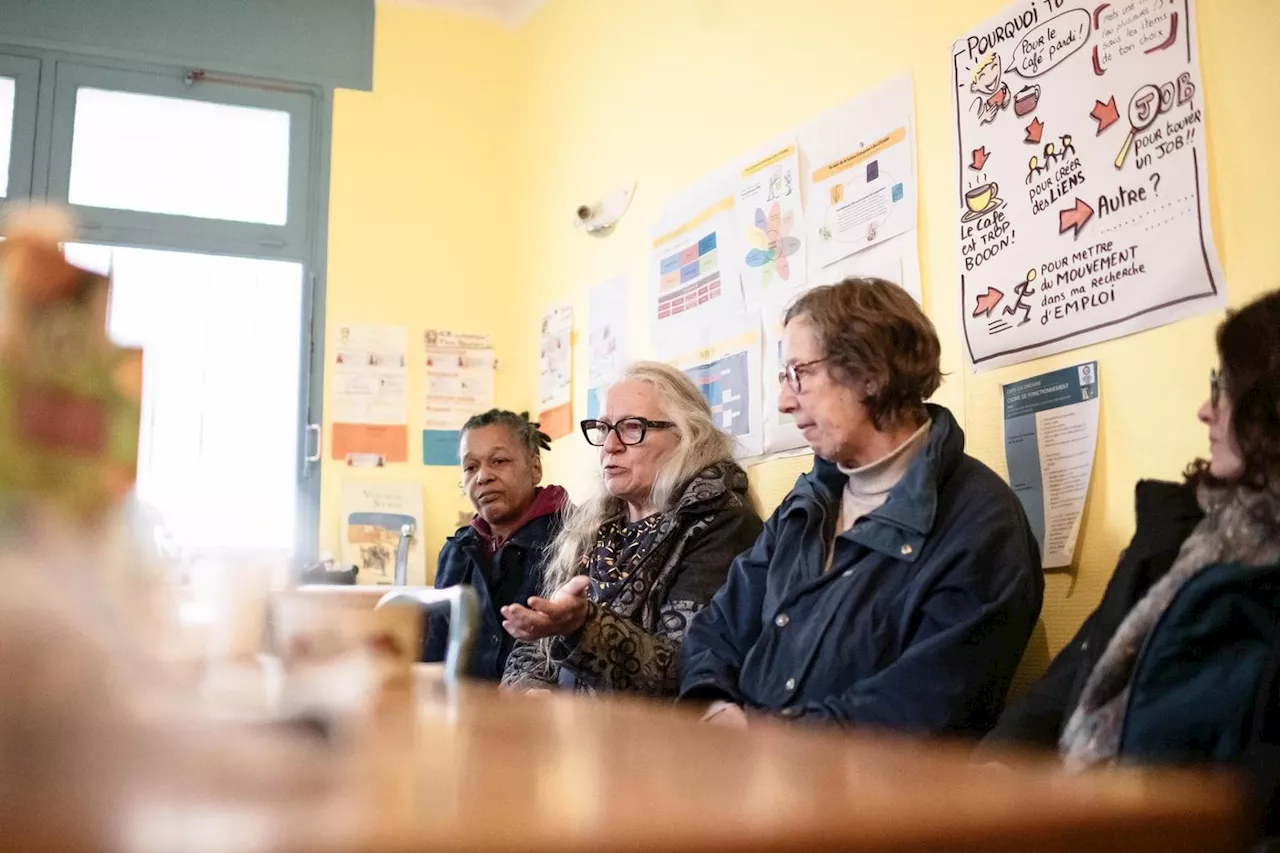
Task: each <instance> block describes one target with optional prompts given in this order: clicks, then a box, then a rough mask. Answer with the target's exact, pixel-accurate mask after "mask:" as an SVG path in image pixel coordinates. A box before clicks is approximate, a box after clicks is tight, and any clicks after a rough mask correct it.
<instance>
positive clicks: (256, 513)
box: [66, 244, 303, 553]
mask: <svg viewBox="0 0 1280 853" xmlns="http://www.w3.org/2000/svg"><path fill="white" fill-rule="evenodd" d="M66 254H67V257H68V259H70V260H71V261H72V262H73V263H76V264H78V265H80V266H83V267H85V268H86V269H92V270H94V271H97V272H103V273H105V272H107V271H108V270H110V271H111V273H112V289H111V306H110V313H109V318H108V333H109V334H110V336H111V338H112V340H114V341H115V342H116V343H117V344H119V345H120V346H127V347H140V348H142V350H143V354H144V359H143V383H142V388H143V391H142V424H141V431H140V435H139V438H140V441H139V447H140V452H139V458H138V486H137V494H138V498H139V500H140V501H142V503H144V504H145V505H147V506H148V507H149V508H151V509H152V510H153V511H154V512H155V514H156V515H158V516H160V517H161V518H162V519H163V520H164V524H165V527H166V529H167V531H168V533H169V536H170V537H171V538H172V540H173V541H174V542H175V543H176V544H177V545H179V546H181V547H182V548H184V549H185V550H187V551H189V552H201V551H207V550H223V549H228V548H229V549H232V550H239V551H253V552H272V553H288V552H290V551H291V550H292V549H293V545H294V541H295V535H296V530H295V526H296V521H295V512H296V500H297V498H296V488H297V473H296V460H297V458H298V443H299V442H298V430H297V428H296V424H297V408H298V407H297V387H298V375H299V370H300V364H299V358H300V355H299V354H300V352H301V341H300V339H299V331H300V329H299V326H298V317H299V316H300V314H301V310H302V308H301V306H302V295H303V294H302V292H303V288H302V283H303V270H302V265H301V264H297V263H292V262H288V261H264V260H259V259H256V258H233V257H227V256H218V255H206V254H196V253H187V252H169V251H155V250H150V249H128V248H112V247H109V246H95V245H84V244H74V245H69V246H67V247H66Z"/></svg>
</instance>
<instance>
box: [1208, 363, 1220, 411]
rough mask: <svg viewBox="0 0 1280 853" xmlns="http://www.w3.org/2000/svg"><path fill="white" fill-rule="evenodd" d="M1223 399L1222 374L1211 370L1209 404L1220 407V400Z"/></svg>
mask: <svg viewBox="0 0 1280 853" xmlns="http://www.w3.org/2000/svg"><path fill="white" fill-rule="evenodd" d="M1221 399H1222V374H1220V373H1218V371H1216V370H1210V371H1209V405H1210V406H1212V407H1213V408H1215V409H1216V408H1218V401H1220V400H1221Z"/></svg>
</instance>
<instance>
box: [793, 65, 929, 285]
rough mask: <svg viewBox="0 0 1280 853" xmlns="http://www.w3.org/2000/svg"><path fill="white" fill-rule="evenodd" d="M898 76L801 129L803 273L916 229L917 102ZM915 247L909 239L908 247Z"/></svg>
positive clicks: (813, 275) (818, 275)
mask: <svg viewBox="0 0 1280 853" xmlns="http://www.w3.org/2000/svg"><path fill="white" fill-rule="evenodd" d="M913 98H914V95H913V91H912V86H911V78H910V77H909V76H903V77H899V78H896V79H894V80H891V81H889V82H888V83H886V84H884V85H882V86H881V87H879V88H878V89H875V90H872V91H870V92H868V93H866V94H864V95H860V96H859V97H857V98H855V99H853V100H852V101H849V102H848V103H846V104H843V105H841V106H839V107H837V108H835V109H833V110H830V111H828V112H826V113H824V114H823V115H821V116H818V118H816V119H814V120H813V121H811V122H809V123H808V124H806V125H805V126H804V127H803V128H801V129H800V132H799V135H798V139H799V144H800V152H801V156H802V161H801V167H802V169H803V172H804V177H805V183H806V185H805V187H804V198H805V211H806V223H805V236H806V237H807V238H808V246H809V258H810V267H809V278H810V279H822V280H824V281H825V280H826V279H827V278H829V273H825V272H823V268H824V267H829V266H831V265H832V264H834V263H836V262H837V261H839V260H841V259H842V258H845V257H848V256H849V255H851V254H854V253H855V252H860V251H863V250H865V249H868V248H870V247H872V246H875V245H877V244H878V243H882V242H884V241H886V240H889V239H890V238H893V237H897V236H898V235H900V234H906V233H908V232H910V233H911V234H913V235H914V233H915V230H916V197H917V192H916V155H915V150H916V142H915V104H914V99H913ZM915 251H916V248H915V241H914V239H912V241H911V252H912V253H913V254H914V253H915Z"/></svg>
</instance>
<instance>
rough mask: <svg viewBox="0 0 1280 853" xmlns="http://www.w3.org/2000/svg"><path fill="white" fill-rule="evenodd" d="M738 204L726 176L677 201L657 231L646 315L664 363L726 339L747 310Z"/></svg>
mask: <svg viewBox="0 0 1280 853" xmlns="http://www.w3.org/2000/svg"><path fill="white" fill-rule="evenodd" d="M734 200H735V196H734V183H733V180H732V173H730V172H727V171H726V172H724V173H721V174H717V175H715V176H713V177H711V178H708V179H707V180H704V181H702V182H701V183H699V184H698V185H697V186H695V187H693V188H691V189H690V190H688V191H687V192H685V193H683V194H682V195H681V196H680V197H679V198H677V199H675V200H674V201H672V202H671V203H670V204H669V205H667V207H666V209H665V210H664V212H663V214H662V215H661V216H660V217H659V219H658V222H657V223H656V224H655V225H654V227H653V232H652V233H653V241H652V243H651V245H650V251H649V300H650V301H649V306H648V309H647V311H646V313H647V314H648V315H649V319H650V326H651V332H652V335H653V344H654V348H655V349H656V350H657V352H658V354H659V356H660V357H662V358H671V357H673V356H675V355H677V354H679V353H682V352H684V351H686V350H688V349H690V348H691V347H695V346H697V345H698V343H697V342H698V341H704V340H718V339H720V338H723V337H724V334H725V331H726V329H727V328H729V326H728V325H726V324H732V323H733V322H735V321H736V320H738V319H739V318H740V317H741V315H742V313H743V311H744V310H745V308H744V304H743V300H742V281H741V278H740V277H739V267H740V264H739V262H738V255H739V253H740V252H741V249H740V246H741V241H740V240H738V239H737V237H736V236H735V235H736V233H737V227H736V219H735V217H734Z"/></svg>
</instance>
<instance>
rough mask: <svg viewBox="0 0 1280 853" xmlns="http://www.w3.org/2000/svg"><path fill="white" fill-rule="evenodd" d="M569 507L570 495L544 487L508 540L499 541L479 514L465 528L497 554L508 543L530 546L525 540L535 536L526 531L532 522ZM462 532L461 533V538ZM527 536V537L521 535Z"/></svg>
mask: <svg viewBox="0 0 1280 853" xmlns="http://www.w3.org/2000/svg"><path fill="white" fill-rule="evenodd" d="M567 506H569V493H568V492H567V491H565V490H564V489H563V488H562V487H560V486H544V487H540V488H538V489H535V490H534V493H533V501H532V502H531V503H530V504H529V506H528V507H527V508H526V509H525V511H524V513H523V514H522V515H521V516H520V520H519V521H518V522H516V529H515V532H514V533H512V534H511V535H510V536H509V537H507V538H506V539H499V538H498V537H497V536H494V535H493V532H492V529H491V528H490V527H489V522H487V521H485V520H484V519H483V518H481V517H480V516H479V514H476V515H473V516H472V517H471V526H470V527H469V528H465V530H466V531H469V532H470V533H471V534H473V535H474V536H475V537H476V538H477V539H479V540H480V542H481V543H482V544H483V545H484V547H485V549H486V550H487V551H488V552H489V553H490V554H493V553H495V552H496V551H497V550H498V549H499V548H501V547H502V546H503V545H505V544H506V543H507V542H515V543H517V544H521V545H525V544H528V543H527V542H526V541H525V540H526V539H527V538H529V536H532V535H533V534H534V531H532V530H530V531H529V533H528V534H525V531H526V530H527V529H529V528H530V527H531V524H530V523H531V522H533V521H536V520H538V519H540V518H546V517H548V516H554V515H558V514H559V513H560V512H561V511H563V510H564V509H565V507H567ZM461 534H462V531H459V536H461ZM521 534H525V535H523V536H522V535H521Z"/></svg>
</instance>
